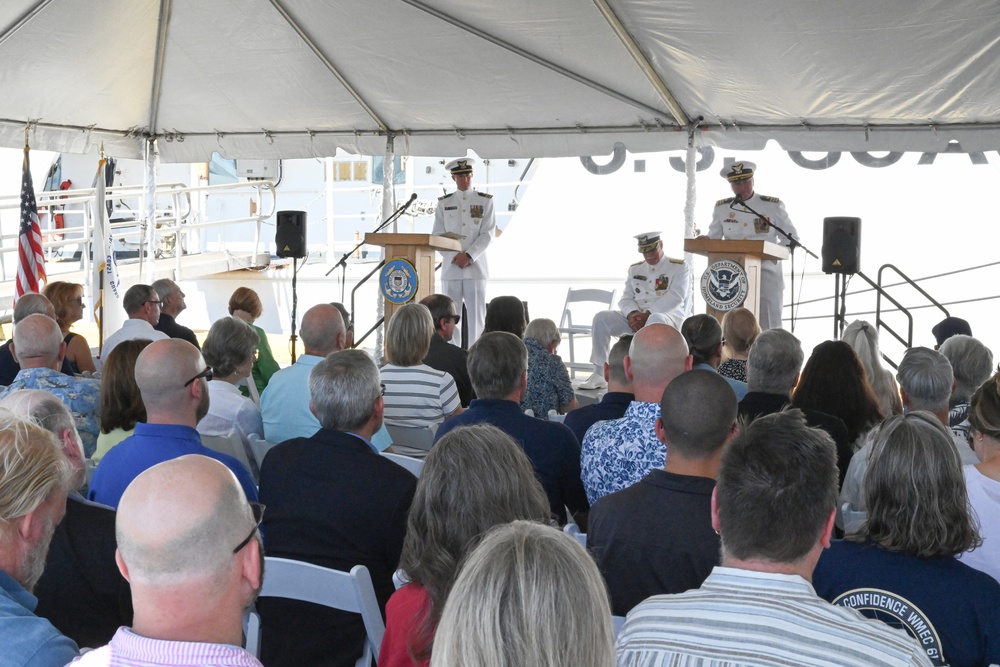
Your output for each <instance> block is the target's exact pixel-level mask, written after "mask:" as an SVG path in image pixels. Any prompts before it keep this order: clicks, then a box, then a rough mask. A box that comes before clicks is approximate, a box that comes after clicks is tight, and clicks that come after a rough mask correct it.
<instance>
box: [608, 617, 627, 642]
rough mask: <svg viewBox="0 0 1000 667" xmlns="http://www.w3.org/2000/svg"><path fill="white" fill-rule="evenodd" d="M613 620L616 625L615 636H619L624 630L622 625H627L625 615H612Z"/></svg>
mask: <svg viewBox="0 0 1000 667" xmlns="http://www.w3.org/2000/svg"><path fill="white" fill-rule="evenodd" d="M611 622H612V623H613V624H614V626H615V637H616V638H617V637H618V634H619V633H620V632H621V631H622V626H623V625H625V617H624V616H612V617H611Z"/></svg>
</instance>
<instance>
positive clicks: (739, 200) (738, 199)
mask: <svg viewBox="0 0 1000 667" xmlns="http://www.w3.org/2000/svg"><path fill="white" fill-rule="evenodd" d="M742 203H743V195H736V196H735V197H733V203H732V206H736V205H737V204H742Z"/></svg>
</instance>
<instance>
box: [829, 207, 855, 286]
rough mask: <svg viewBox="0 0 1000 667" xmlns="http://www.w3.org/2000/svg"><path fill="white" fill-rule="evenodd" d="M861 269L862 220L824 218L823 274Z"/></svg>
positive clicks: (851, 271)
mask: <svg viewBox="0 0 1000 667" xmlns="http://www.w3.org/2000/svg"><path fill="white" fill-rule="evenodd" d="M860 269H861V218H823V273H846V274H852V275H853V274H855V273H857V272H858V271H859V270H860Z"/></svg>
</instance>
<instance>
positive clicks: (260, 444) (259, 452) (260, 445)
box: [247, 433, 276, 468]
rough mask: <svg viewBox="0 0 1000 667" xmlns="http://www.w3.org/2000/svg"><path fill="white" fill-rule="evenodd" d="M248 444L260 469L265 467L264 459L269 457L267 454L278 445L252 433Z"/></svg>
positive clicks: (248, 437)
mask: <svg viewBox="0 0 1000 667" xmlns="http://www.w3.org/2000/svg"><path fill="white" fill-rule="evenodd" d="M247 442H249V443H250V451H251V452H252V453H253V457H254V459H256V460H257V467H258V468H259V467H260V466H262V465H264V457H265V456H267V452H268V451H269V450H270V449H271V448H272V447H274V445H275V444H276V443H273V442H268V441H267V440H264V439H263V438H261V437H260V436H258V435H257V434H256V433H251V434H250V435H248V436H247Z"/></svg>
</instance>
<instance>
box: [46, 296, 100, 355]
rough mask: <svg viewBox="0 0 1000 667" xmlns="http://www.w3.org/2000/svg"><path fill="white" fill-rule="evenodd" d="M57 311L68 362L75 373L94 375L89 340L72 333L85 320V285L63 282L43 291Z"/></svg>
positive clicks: (57, 319)
mask: <svg viewBox="0 0 1000 667" xmlns="http://www.w3.org/2000/svg"><path fill="white" fill-rule="evenodd" d="M42 295H43V296H44V297H45V298H47V299H48V300H49V301H50V302H51V303H52V307H53V308H54V309H55V311H56V322H58V323H59V330H60V331H62V335H63V342H64V343H66V362H67V363H68V364H69V367H70V369H71V370H72V371H73V372H74V373H93V372H94V371H96V370H97V366H95V365H94V355H93V354H91V352H90V344H89V343H87V339H86V338H84V337H83V336H81V335H80V334H78V333H75V332H73V331H70V328H71V327H72V326H73V324H74V323H75V322H79V321H80V320H82V319H83V285H80V284H79V283H68V282H65V281H62V280H57V281H55V282H52V283H49V284H48V285H46V286H45V289H43V290H42Z"/></svg>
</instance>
